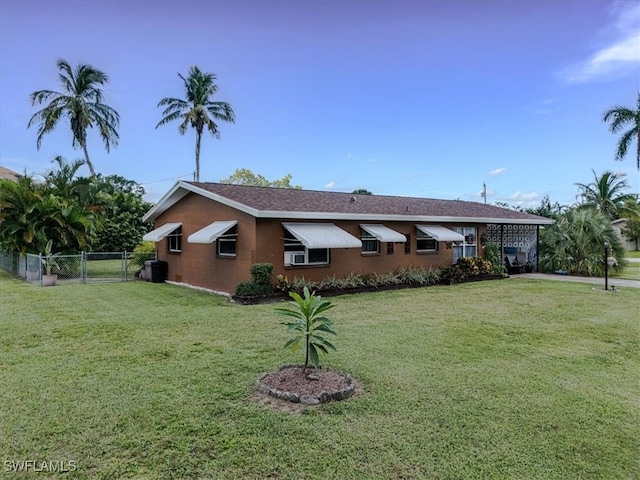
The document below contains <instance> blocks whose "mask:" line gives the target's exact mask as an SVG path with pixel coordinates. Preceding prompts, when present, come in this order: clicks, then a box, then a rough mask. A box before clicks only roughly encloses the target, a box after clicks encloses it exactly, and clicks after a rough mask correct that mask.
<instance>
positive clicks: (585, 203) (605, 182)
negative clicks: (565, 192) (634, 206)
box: [576, 170, 637, 220]
mask: <svg viewBox="0 0 640 480" xmlns="http://www.w3.org/2000/svg"><path fill="white" fill-rule="evenodd" d="M591 171H592V172H593V177H594V181H593V182H591V183H589V184H584V183H576V185H577V186H578V188H579V189H580V194H579V195H578V198H579V199H581V200H582V203H581V204H580V205H579V208H593V209H595V210H597V211H599V212H600V213H602V214H604V215H605V216H606V217H608V218H609V219H610V220H615V219H617V218H620V217H622V216H624V215H625V214H637V213H636V212H635V211H634V210H630V209H629V207H628V205H629V204H627V203H626V202H627V201H629V200H636V195H634V194H630V193H623V190H625V189H627V188H629V183H628V182H627V181H626V180H623V179H622V177H624V176H625V174H624V173H622V174H617V173H614V172H610V171H606V172H604V173H603V174H602V175H600V177H598V175H596V172H595V171H594V170H591Z"/></svg>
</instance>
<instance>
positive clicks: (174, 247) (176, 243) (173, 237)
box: [167, 227, 182, 253]
mask: <svg viewBox="0 0 640 480" xmlns="http://www.w3.org/2000/svg"><path fill="white" fill-rule="evenodd" d="M167 238H168V239H169V251H170V252H173V253H180V252H182V227H178V228H176V229H175V230H174V231H173V232H171V233H170V234H169V235H167Z"/></svg>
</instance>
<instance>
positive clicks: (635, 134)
mask: <svg viewBox="0 0 640 480" xmlns="http://www.w3.org/2000/svg"><path fill="white" fill-rule="evenodd" d="M602 119H603V121H605V122H611V125H609V130H611V133H618V132H620V131H621V130H622V129H623V128H624V127H625V126H627V125H629V126H630V127H631V128H630V129H629V130H627V131H626V132H624V133H623V134H622V136H621V137H620V140H619V141H618V149H617V150H616V156H615V158H616V160H622V159H623V158H624V156H625V155H626V154H627V150H628V149H629V145H631V141H632V140H633V139H634V138H635V140H636V161H637V164H638V170H640V92H638V103H637V106H636V109H635V110H633V109H631V108H627V107H622V106H620V105H616V106H615V107H614V108H612V109H611V110H609V111H607V112H605V113H604V116H603V118H602Z"/></svg>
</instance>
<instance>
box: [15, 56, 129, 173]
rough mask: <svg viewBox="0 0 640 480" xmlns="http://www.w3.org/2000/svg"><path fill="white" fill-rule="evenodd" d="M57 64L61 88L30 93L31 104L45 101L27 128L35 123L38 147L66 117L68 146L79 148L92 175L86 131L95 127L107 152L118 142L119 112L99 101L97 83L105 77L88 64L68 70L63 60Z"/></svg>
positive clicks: (100, 96) (103, 83)
mask: <svg viewBox="0 0 640 480" xmlns="http://www.w3.org/2000/svg"><path fill="white" fill-rule="evenodd" d="M57 66H58V70H59V71H60V72H59V78H60V83H61V84H62V87H63V91H62V92H56V91H53V90H40V91H38V92H33V93H32V94H31V95H30V99H31V105H32V106H35V105H42V104H43V103H47V102H48V103H47V105H46V106H45V107H44V108H43V109H42V110H39V111H38V112H36V113H35V114H34V115H33V116H32V117H31V119H30V120H29V123H28V124H27V128H29V127H31V125H34V124H36V123H37V124H38V140H37V147H38V149H40V145H41V144H42V137H43V136H44V135H45V134H46V133H50V132H52V131H53V130H54V129H55V127H56V125H57V124H58V121H59V120H60V119H62V118H66V119H69V124H70V126H71V133H72V135H73V140H72V145H73V147H74V148H78V147H80V148H81V149H82V151H83V152H84V159H85V162H86V164H87V166H88V167H89V171H90V172H91V175H95V174H96V172H95V168H94V166H93V163H91V159H90V158H89V151H88V150H87V130H88V129H89V128H93V127H96V128H97V130H98V133H99V134H100V137H101V138H102V141H103V142H104V146H105V149H106V150H107V152H108V151H109V149H110V148H111V145H113V146H114V147H115V146H117V145H118V126H119V124H120V115H119V114H118V112H116V111H115V110H114V109H113V108H111V107H110V106H109V105H106V104H105V103H103V99H104V96H103V94H102V90H101V89H100V86H102V85H106V84H107V83H109V77H108V76H107V75H106V74H105V73H104V72H102V71H100V70H98V69H96V68H94V67H92V66H91V65H86V64H80V65H78V66H76V67H75V69H72V68H71V66H70V65H69V63H67V61H66V60H63V59H60V60H58V62H57Z"/></svg>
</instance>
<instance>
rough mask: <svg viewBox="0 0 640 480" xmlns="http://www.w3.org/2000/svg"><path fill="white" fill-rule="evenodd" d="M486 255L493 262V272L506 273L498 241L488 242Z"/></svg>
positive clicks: (485, 250)
mask: <svg viewBox="0 0 640 480" xmlns="http://www.w3.org/2000/svg"><path fill="white" fill-rule="evenodd" d="M484 257H485V258H486V259H487V261H489V262H491V273H496V274H500V273H505V270H506V269H505V266H504V265H503V263H502V258H501V254H500V245H498V243H497V242H487V243H486V245H485V246H484Z"/></svg>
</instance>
